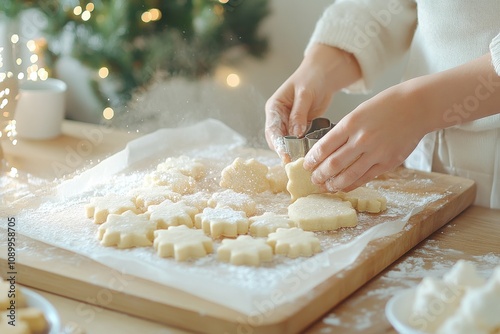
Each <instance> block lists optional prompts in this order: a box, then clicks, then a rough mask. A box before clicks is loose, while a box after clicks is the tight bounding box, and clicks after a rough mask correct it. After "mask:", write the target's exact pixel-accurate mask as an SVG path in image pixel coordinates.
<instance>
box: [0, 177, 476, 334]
mask: <svg viewBox="0 0 500 334" xmlns="http://www.w3.org/2000/svg"><path fill="white" fill-rule="evenodd" d="M383 178H386V179H388V180H391V179H398V180H399V181H401V180H415V179H431V180H432V181H433V182H432V185H431V187H432V189H429V190H431V191H434V192H435V191H439V192H442V193H445V194H446V196H445V197H443V198H441V199H439V200H437V201H435V202H433V203H431V204H429V205H428V206H427V207H426V208H425V209H424V210H423V211H421V212H420V213H418V214H416V215H414V216H413V217H411V218H410V221H409V222H408V225H407V227H406V228H405V229H403V231H402V232H400V233H398V234H395V235H392V236H389V237H385V238H382V239H378V240H375V241H373V242H371V243H370V244H369V245H368V246H367V248H366V249H365V250H364V251H363V252H362V253H361V255H360V256H359V257H358V258H357V260H356V261H355V263H354V264H352V265H351V266H349V267H348V268H347V269H345V270H343V271H342V272H340V273H339V274H337V275H335V276H332V277H330V278H328V279H327V280H325V281H324V282H322V283H321V284H320V285H318V286H316V287H315V288H314V289H313V290H312V291H311V292H310V293H308V294H307V296H304V297H303V298H300V299H298V300H297V301H296V302H295V303H293V304H291V305H290V304H287V305H285V306H281V307H273V305H272V303H269V304H267V305H262V307H261V308H262V310H263V312H261V313H258V314H256V315H253V316H250V317H249V316H246V315H243V314H240V313H239V312H236V311H234V310H231V309H228V308H225V307H222V306H220V305H216V304H214V303H211V302H208V301H206V300H203V299H200V298H198V297H195V296H193V295H190V294H188V293H186V292H183V291H179V290H176V289H174V288H170V287H165V286H162V285H159V284H156V283H153V282H150V281H147V280H144V279H139V278H136V277H131V276H127V275H123V274H121V273H119V272H117V271H115V270H112V269H110V268H108V267H105V266H103V265H101V264H98V263H96V262H94V261H92V260H90V259H88V258H86V257H83V256H80V255H77V254H75V253H72V252H69V251H66V250H62V249H58V248H56V247H53V246H49V245H47V244H44V243H42V242H39V241H36V240H33V239H30V238H27V237H23V236H18V245H17V247H18V249H22V248H23V247H29V248H30V250H36V252H33V251H30V252H29V253H30V256H29V257H23V255H22V251H20V252H19V253H18V256H17V259H16V260H17V264H16V269H17V280H18V282H19V283H22V284H24V285H27V286H31V287H34V288H37V289H41V290H45V291H49V292H52V293H55V294H59V295H62V296H66V297H69V298H73V299H76V300H79V301H82V303H81V304H79V306H78V309H77V310H76V312H79V313H80V314H81V316H82V317H86V316H88V317H89V319H90V318H91V317H92V312H96V310H95V309H94V308H93V307H92V304H94V305H98V306H101V307H105V308H109V309H112V310H116V311H119V312H124V313H127V314H130V315H134V316H138V317H141V318H145V319H148V320H152V321H156V322H160V323H164V324H167V325H170V326H175V327H179V328H183V329H187V330H190V331H195V332H203V333H295V332H300V331H301V330H303V329H304V328H306V327H307V326H309V325H310V324H311V323H313V322H314V321H315V320H316V319H318V318H320V317H321V316H322V315H323V314H324V313H326V312H327V311H329V310H330V309H332V308H333V307H334V306H336V305H337V304H339V303H340V302H341V301H342V300H344V299H345V298H347V297H348V296H349V295H350V294H352V293H353V292H354V291H356V290H357V289H358V288H360V287H361V286H363V285H364V284H365V283H367V282H368V281H369V280H370V279H371V278H373V277H374V276H375V275H377V274H378V273H379V272H381V271H382V270H383V269H385V268H386V267H387V266H389V265H390V264H391V263H393V262H394V261H396V260H397V259H398V258H399V257H401V256H402V255H403V254H405V253H406V252H407V251H409V250H410V249H411V248H413V247H414V246H416V245H417V244H418V243H419V242H421V241H422V240H424V239H425V238H427V237H428V236H429V235H430V234H432V233H433V232H434V231H436V230H437V229H439V228H440V227H442V226H443V225H444V224H446V223H447V222H449V221H450V220H451V219H453V218H454V217H455V216H457V215H458V214H459V213H460V212H462V211H463V210H464V209H465V208H467V207H468V206H469V205H470V204H472V203H473V201H474V197H475V191H476V189H475V184H474V183H473V182H472V181H470V180H467V179H463V178H458V177H454V176H449V175H443V174H437V173H423V172H415V171H410V170H406V169H399V170H398V171H396V172H392V173H389V174H385V175H384V176H383ZM397 184H400V185H401V184H404V183H401V182H398V183H397ZM409 184H411V182H410V183H409ZM402 188H403V189H401V190H402V191H405V192H411V191H415V192H422V191H426V189H425V188H421V187H419V189H414V190H412V189H408V187H406V188H405V186H404V185H403V186H402ZM6 253H7V251H6V249H5V246H3V247H2V249H1V250H0V269H1V272H2V273H5V272H7V260H6ZM34 253H36V254H37V255H36V256H33V255H32V254H34ZM47 259H50V261H49V260H47ZM270 300H271V301H272V298H271V297H270Z"/></svg>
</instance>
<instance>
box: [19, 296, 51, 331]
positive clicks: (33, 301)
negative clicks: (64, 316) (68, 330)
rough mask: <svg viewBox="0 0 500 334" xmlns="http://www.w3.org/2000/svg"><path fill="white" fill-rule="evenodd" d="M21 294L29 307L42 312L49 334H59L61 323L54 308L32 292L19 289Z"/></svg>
mask: <svg viewBox="0 0 500 334" xmlns="http://www.w3.org/2000/svg"><path fill="white" fill-rule="evenodd" d="M21 293H22V294H23V295H24V296H25V297H26V302H27V304H28V306H29V307H36V308H37V309H39V310H41V311H42V312H43V314H44V315H45V319H47V322H48V323H49V334H59V333H60V331H61V321H60V319H59V314H58V313H57V311H56V309H55V308H54V306H52V304H51V303H50V302H49V301H48V300H47V299H45V298H43V297H42V296H41V295H39V294H38V293H36V292H34V291H32V290H29V289H26V288H21Z"/></svg>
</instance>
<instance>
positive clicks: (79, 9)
mask: <svg viewBox="0 0 500 334" xmlns="http://www.w3.org/2000/svg"><path fill="white" fill-rule="evenodd" d="M82 12H83V8H82V7H81V6H76V7H75V8H73V14H75V15H76V16H78V15H81V14H82Z"/></svg>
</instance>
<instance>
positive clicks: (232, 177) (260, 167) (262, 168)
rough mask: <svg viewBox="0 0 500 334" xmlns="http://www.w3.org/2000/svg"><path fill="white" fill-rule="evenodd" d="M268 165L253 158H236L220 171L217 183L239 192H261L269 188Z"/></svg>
mask: <svg viewBox="0 0 500 334" xmlns="http://www.w3.org/2000/svg"><path fill="white" fill-rule="evenodd" d="M267 172H268V167H267V166H266V165H264V164H263V163H260V162H259V161H257V160H255V159H253V158H252V159H248V160H244V159H242V158H236V159H235V160H234V161H233V163H232V164H231V165H229V166H227V167H226V168H224V169H223V170H222V172H221V179H220V183H219V185H220V186H221V187H222V188H227V189H232V190H234V191H236V192H239V193H249V194H255V193H261V192H264V191H266V190H269V189H270V185H269V180H268V179H267Z"/></svg>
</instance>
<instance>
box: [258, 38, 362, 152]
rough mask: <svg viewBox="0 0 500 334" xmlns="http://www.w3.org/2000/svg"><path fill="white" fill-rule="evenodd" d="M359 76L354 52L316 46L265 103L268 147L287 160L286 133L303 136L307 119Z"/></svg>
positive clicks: (312, 116) (324, 109)
mask: <svg viewBox="0 0 500 334" xmlns="http://www.w3.org/2000/svg"><path fill="white" fill-rule="evenodd" d="M347 64H348V66H347ZM359 76H360V70H359V66H358V64H357V62H356V61H355V60H354V58H353V56H352V55H350V54H348V53H346V52H344V51H342V50H340V49H337V48H334V47H331V46H326V45H321V44H318V45H315V46H313V47H312V48H311V50H310V52H309V53H308V54H307V55H306V56H305V57H304V60H303V61H302V63H301V64H300V66H299V67H298V68H297V70H296V71H295V72H294V73H293V74H292V75H291V76H290V78H288V80H286V81H285V82H284V83H283V85H281V87H279V88H278V90H277V91H276V92H275V93H274V94H273V95H272V96H271V98H269V100H268V101H267V103H266V106H265V112H266V124H265V134H266V140H267V143H268V145H269V147H270V148H271V149H274V150H275V151H276V152H277V153H278V155H279V156H280V157H281V158H282V159H284V160H285V161H286V160H287V155H286V152H285V147H284V141H283V136H287V135H293V136H299V137H300V136H302V135H304V133H305V131H306V129H307V125H308V122H309V121H310V120H312V119H314V118H316V117H318V116H321V115H322V114H324V112H325V111H326V109H327V107H328V105H329V103H330V101H331V99H332V96H333V94H334V93H335V92H336V91H337V90H338V89H340V88H342V87H343V86H345V85H346V84H347V83H350V82H353V81H355V80H356V79H357V78H358V77H359Z"/></svg>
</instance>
